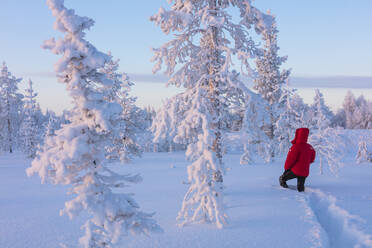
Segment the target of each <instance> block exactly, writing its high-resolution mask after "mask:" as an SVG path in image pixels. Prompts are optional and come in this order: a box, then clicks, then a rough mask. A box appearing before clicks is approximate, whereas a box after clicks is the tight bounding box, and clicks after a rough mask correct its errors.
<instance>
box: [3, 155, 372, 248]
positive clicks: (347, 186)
mask: <svg viewBox="0 0 372 248" xmlns="http://www.w3.org/2000/svg"><path fill="white" fill-rule="evenodd" d="M22 157H23V155H22V154H20V153H15V154H12V155H6V154H3V155H1V156H0V247H1V248H53V247H78V245H77V244H78V239H79V237H81V236H82V235H83V230H80V226H81V225H82V224H83V222H84V216H81V217H79V218H76V219H74V220H72V221H70V220H69V219H68V218H67V217H66V216H62V217H61V216H59V210H60V209H62V208H63V204H64V201H65V200H66V199H67V198H68V196H67V195H66V192H67V190H68V189H67V188H65V187H62V186H54V185H48V184H45V185H42V184H40V179H39V178H38V177H37V176H33V177H31V178H28V177H27V176H26V173H25V169H26V168H27V167H28V166H29V164H30V160H25V159H23V158H22ZM239 158H240V155H239V154H229V155H227V156H226V157H225V164H226V166H227V167H229V168H231V169H230V170H229V171H228V172H227V175H226V176H225V185H226V189H225V199H224V200H225V205H226V212H227V213H228V215H229V224H228V225H227V226H226V227H225V228H224V229H221V230H220V229H217V228H216V227H215V226H213V225H208V224H200V225H191V226H185V227H178V226H177V222H176V220H175V219H176V216H177V213H178V211H179V210H180V207H181V203H182V199H183V196H184V194H185V192H186V190H187V188H188V187H187V185H185V184H184V182H185V181H186V180H187V174H186V166H187V165H188V163H187V162H186V161H185V159H184V154H183V153H182V152H177V153H146V154H144V156H143V157H142V158H140V159H136V160H135V161H134V162H132V163H131V164H127V165H120V166H119V167H120V170H122V172H130V173H138V172H139V173H140V174H141V175H142V177H143V178H144V181H143V182H142V183H140V184H137V185H134V186H132V187H129V188H127V190H128V192H133V193H135V199H136V200H137V201H138V203H139V204H140V206H141V208H142V210H144V211H147V212H153V211H155V212H156V215H155V218H156V219H157V221H158V223H159V224H160V225H161V227H162V228H163V230H164V232H163V233H161V234H153V235H151V236H130V237H128V238H127V239H126V240H127V241H126V243H124V244H123V245H122V246H121V247H141V248H142V247H160V248H164V247H177V248H183V247H187V248H191V247H193V248H194V247H213V248H218V247H234V248H238V247H250V248H252V247H258V248H266V247H268V248H269V247H270V248H273V247H279V248H284V247H291V248H292V247H293V248H299V247H300V248H302V247H329V248H351V247H360V248H362V247H372V236H371V234H372V211H371V209H372V164H360V165H357V164H355V162H354V159H353V157H352V156H351V155H350V156H348V157H346V158H345V161H344V163H345V167H344V168H342V169H341V170H340V174H339V176H338V177H334V176H332V175H331V174H329V173H328V172H327V171H326V173H325V175H319V170H318V169H319V168H318V162H317V161H316V162H315V163H314V164H313V165H312V167H311V172H310V176H309V178H308V179H307V181H306V184H305V186H307V188H306V190H305V193H298V192H297V191H295V190H291V189H282V188H280V187H279V186H278V176H279V175H280V174H281V173H282V169H283V168H282V164H283V160H284V158H281V159H277V161H276V162H274V163H272V164H269V165H267V164H263V163H262V164H261V163H258V164H256V165H240V164H239ZM289 185H292V186H294V185H296V181H294V180H292V181H289Z"/></svg>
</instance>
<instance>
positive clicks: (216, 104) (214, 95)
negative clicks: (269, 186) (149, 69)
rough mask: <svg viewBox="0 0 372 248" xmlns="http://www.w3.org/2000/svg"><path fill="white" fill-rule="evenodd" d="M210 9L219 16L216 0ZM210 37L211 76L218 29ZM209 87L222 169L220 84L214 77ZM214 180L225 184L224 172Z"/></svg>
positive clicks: (216, 63) (216, 54)
mask: <svg viewBox="0 0 372 248" xmlns="http://www.w3.org/2000/svg"><path fill="white" fill-rule="evenodd" d="M209 9H210V11H211V15H217V13H216V11H217V1H216V0H209ZM208 35H210V37H209V39H208V41H209V44H208V45H209V48H210V51H211V54H210V56H211V57H210V64H209V68H208V70H209V71H208V73H209V75H210V76H212V75H214V74H215V72H216V70H217V69H218V67H219V56H220V55H219V52H218V49H217V46H218V30H217V28H216V27H210V33H209V34H208ZM208 86H209V98H210V100H211V102H212V106H213V109H212V112H214V114H215V116H216V117H217V118H218V121H217V123H214V124H213V129H214V130H215V133H214V134H215V140H214V142H213V146H212V151H213V152H215V154H216V157H217V158H218V163H219V165H220V167H221V165H222V144H221V142H222V133H221V129H222V125H221V120H220V115H221V107H222V106H221V103H220V101H219V91H218V87H219V82H218V81H217V80H215V78H214V77H213V76H212V78H210V79H209V81H208ZM212 114H213V113H212ZM213 179H214V180H215V181H216V182H223V176H222V172H221V171H220V170H217V171H215V172H214V174H213Z"/></svg>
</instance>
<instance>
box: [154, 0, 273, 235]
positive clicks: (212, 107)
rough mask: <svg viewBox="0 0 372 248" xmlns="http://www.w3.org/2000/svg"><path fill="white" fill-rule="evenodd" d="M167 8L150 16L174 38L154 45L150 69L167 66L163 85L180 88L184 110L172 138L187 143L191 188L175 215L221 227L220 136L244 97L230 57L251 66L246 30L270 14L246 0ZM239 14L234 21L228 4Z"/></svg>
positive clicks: (176, 3)
mask: <svg viewBox="0 0 372 248" xmlns="http://www.w3.org/2000/svg"><path fill="white" fill-rule="evenodd" d="M169 3H170V4H171V5H172V6H171V10H169V11H167V10H165V9H163V8H160V10H159V12H158V13H157V14H156V15H154V16H152V17H151V20H152V21H154V22H155V23H156V24H158V25H159V26H160V27H161V29H162V30H163V32H164V33H166V34H169V33H174V34H175V38H174V39H173V40H171V41H169V42H167V43H165V44H164V45H163V46H162V47H160V48H158V49H154V58H153V61H155V62H156V65H155V67H154V72H156V71H158V70H160V69H161V66H162V64H165V66H166V74H167V75H168V76H169V77H170V80H169V81H168V84H173V85H176V86H178V87H181V86H182V87H183V88H185V92H184V95H183V97H184V102H183V104H184V105H185V106H188V109H187V110H186V111H185V113H184V114H185V115H184V119H183V120H182V121H181V123H179V125H178V131H177V135H176V137H175V138H174V140H175V141H176V142H177V143H187V142H189V143H190V144H189V145H188V148H187V151H186V156H187V157H188V158H189V159H190V160H191V161H192V164H191V165H190V166H189V167H188V176H189V181H190V183H191V184H190V188H189V190H188V192H187V193H186V195H185V197H184V200H183V205H182V209H181V211H180V212H179V215H178V219H179V220H180V221H181V222H182V224H187V223H197V222H210V223H214V224H216V225H217V227H219V228H221V227H223V225H224V224H225V223H226V214H225V211H224V207H223V190H222V189H223V185H222V184H223V173H224V166H223V161H222V157H223V152H222V151H223V143H222V141H223V136H224V132H225V130H226V122H228V121H230V120H228V116H230V115H229V114H228V113H229V111H228V109H229V107H230V106H231V105H233V104H236V105H240V104H241V102H242V101H243V99H244V93H243V90H242V89H241V85H242V84H241V82H240V81H239V78H238V74H237V73H236V72H233V71H232V60H233V57H235V58H237V60H238V61H240V62H241V64H242V68H244V69H245V70H246V71H249V72H250V71H251V68H250V65H249V59H251V58H252V57H254V56H255V54H256V44H255V43H254V42H253V40H252V38H251V36H250V34H249V32H248V31H249V30H250V29H251V28H254V29H255V30H256V31H257V32H258V33H261V32H262V30H264V29H265V28H267V27H268V26H270V25H271V21H272V18H271V17H270V16H267V15H265V14H263V13H261V12H260V11H259V10H258V9H256V8H255V7H253V6H252V4H251V1H249V0H172V1H169ZM233 7H235V8H236V9H237V10H238V11H239V13H240V20H239V22H237V23H236V22H234V20H233V18H232V14H231V12H230V10H231V8H233Z"/></svg>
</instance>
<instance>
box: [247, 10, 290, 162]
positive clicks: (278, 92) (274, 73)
mask: <svg viewBox="0 0 372 248" xmlns="http://www.w3.org/2000/svg"><path fill="white" fill-rule="evenodd" d="M278 32H279V31H278V29H277V27H276V21H275V18H274V17H273V22H272V25H271V26H270V27H269V28H267V29H265V30H264V31H263V32H262V38H263V40H264V42H265V43H264V48H263V49H262V51H260V53H259V56H257V59H256V61H255V62H256V70H257V72H256V77H255V78H254V80H253V83H254V85H253V89H255V90H257V91H258V93H259V94H260V95H261V96H262V97H263V98H264V99H265V100H266V101H267V102H268V104H267V107H266V110H267V112H268V114H269V116H270V122H269V123H268V124H267V125H266V126H265V127H264V129H265V132H266V134H267V136H268V137H269V139H268V140H267V141H266V142H267V146H268V147H267V148H266V149H265V150H269V152H270V156H271V159H269V158H267V159H266V160H267V161H268V162H270V161H271V160H272V159H273V158H274V156H275V153H276V152H277V151H275V148H277V147H278V141H277V140H278V139H277V137H275V128H276V122H277V121H278V119H279V113H281V112H282V111H283V108H285V104H284V105H283V104H281V103H282V102H281V101H280V100H281V99H282V95H283V94H285V92H284V90H283V86H284V85H285V83H286V82H287V80H288V77H289V74H290V70H282V71H280V66H281V65H282V64H283V63H284V62H285V61H286V60H287V57H280V56H279V55H278V51H279V47H278V45H277V35H278Z"/></svg>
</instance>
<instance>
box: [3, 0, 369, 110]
mask: <svg viewBox="0 0 372 248" xmlns="http://www.w3.org/2000/svg"><path fill="white" fill-rule="evenodd" d="M65 3H66V6H67V7H69V8H74V9H75V10H76V12H77V13H78V14H79V15H86V16H89V17H91V18H93V19H94V20H95V21H96V24H95V26H93V28H92V30H90V31H89V32H88V33H87V39H88V40H89V41H90V42H92V43H93V44H94V45H95V46H96V47H97V48H98V49H100V50H102V51H105V52H106V51H109V50H110V51H112V54H113V55H114V57H115V58H120V59H121V62H120V65H121V70H122V71H125V72H127V73H130V74H137V75H148V74H151V69H152V63H151V62H150V58H151V56H152V54H151V51H150V48H151V47H158V46H160V45H161V44H162V43H164V42H165V41H168V40H169V39H170V38H171V36H166V35H164V34H163V33H162V32H161V30H160V28H158V27H156V26H155V25H154V24H153V23H151V22H150V21H149V16H151V15H152V14H154V13H156V12H157V10H158V9H159V7H161V6H163V7H167V6H168V4H167V1H166V0H148V1H123V0H106V1H102V0H66V1H65ZM255 6H256V7H258V8H259V9H261V10H264V11H266V10H267V9H270V10H271V12H272V13H273V14H275V15H276V17H277V21H278V28H279V31H280V33H279V46H280V47H281V50H280V53H281V55H288V61H287V63H286V64H285V67H286V68H292V75H293V76H301V77H328V76H365V77H372V70H371V62H372V48H371V44H372V32H371V27H372V15H371V13H372V1H370V0H357V1H355V0H354V1H353V0H327V1H324V0H313V1H298V0H283V1H278V0H256V1H255ZM53 22H54V17H53V16H52V15H51V12H50V10H49V9H48V8H47V6H46V4H45V1H44V0H32V1H31V0H0V30H1V31H0V32H1V39H0V60H1V61H6V62H7V64H8V66H9V69H10V70H11V71H12V72H13V73H14V74H15V75H17V76H21V77H23V78H24V79H25V80H24V81H25V82H24V85H26V80H27V79H28V78H31V79H33V81H34V82H35V89H36V90H37V91H38V92H39V101H40V102H41V105H42V107H43V109H45V108H51V109H54V110H57V111H60V110H61V109H63V108H64V107H65V106H67V105H68V101H69V100H68V98H67V95H66V93H65V92H64V86H63V85H60V84H58V83H57V82H56V80H55V77H54V76H53V75H54V73H53V64H54V63H55V62H56V60H57V59H58V57H57V56H54V55H52V54H51V53H50V51H46V50H43V49H41V48H40V45H41V44H42V42H43V40H45V39H49V38H51V37H54V36H60V35H61V34H60V33H58V32H55V31H54V30H53ZM135 78H137V79H138V81H137V86H135V88H134V89H133V93H134V94H135V95H138V102H139V103H140V104H141V105H146V104H151V105H158V104H159V102H160V99H161V98H164V97H166V96H170V95H171V94H173V93H174V92H175V90H173V89H164V85H163V84H161V83H156V82H149V81H151V80H148V79H147V80H143V79H142V78H143V77H140V76H138V77H134V79H135ZM145 81H146V82H145ZM154 81H155V80H154ZM292 81H294V80H292ZM350 82H351V83H350V88H354V86H355V84H354V83H353V82H354V81H353V82H352V81H350ZM355 82H356V81H355ZM135 83H136V82H135ZM327 87H329V85H324V87H323V88H327ZM332 87H337V85H334V84H333V85H332ZM340 87H341V86H340ZM342 87H344V86H342ZM367 88H372V81H371V85H370V86H369V85H368V87H367ZM305 92H309V90H305ZM335 92H336V91H335ZM337 92H339V91H337ZM364 92H366V91H364ZM300 93H301V92H300ZM357 93H358V92H357V91H356V94H357ZM368 93H372V91H367V97H368ZM301 94H302V95H303V96H304V98H309V99H310V98H311V97H310V95H309V94H310V93H301ZM306 94H308V95H306ZM335 94H336V93H335ZM340 94H341V93H337V94H336V95H337V96H336V95H335V96H333V94H332V93H328V95H329V98H332V97H333V98H334V99H333V101H331V100H330V104H331V105H335V106H337V105H339V103H340V96H341V95H340ZM365 94H366V93H365ZM325 95H326V96H327V92H325ZM371 95H372V94H371ZM341 98H343V96H341ZM336 100H337V101H338V102H337V101H336ZM335 106H333V107H335Z"/></svg>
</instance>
